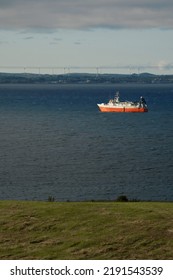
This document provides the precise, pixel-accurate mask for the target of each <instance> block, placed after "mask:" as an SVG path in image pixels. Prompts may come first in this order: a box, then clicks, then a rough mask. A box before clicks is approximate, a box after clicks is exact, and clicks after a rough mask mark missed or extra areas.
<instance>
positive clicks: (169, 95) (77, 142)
mask: <svg viewBox="0 0 173 280" xmlns="http://www.w3.org/2000/svg"><path fill="white" fill-rule="evenodd" d="M115 90H119V91H120V94H121V99H127V100H138V99H139V97H140V96H141V95H143V96H144V97H145V99H146V101H147V103H148V106H149V112H148V113H144V114H133V113H101V112H99V111H98V108H97V105H96V104H97V103H99V102H106V101H107V100H108V99H109V98H111V97H113V96H114V92H115ZM122 194H124V195H126V196H127V197H128V198H130V199H140V200H154V201H155V200H161V201H167V200H169V201H173V86H172V85H137V86H135V85H0V199H17V200H47V199H48V197H49V196H52V197H54V198H55V200H58V201H66V200H70V201H83V200H100V199H101V200H102V199H103V200H107V199H108V200H109V199H115V198H116V197H117V196H119V195H122Z"/></svg>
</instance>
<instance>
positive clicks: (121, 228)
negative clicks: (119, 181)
mask: <svg viewBox="0 0 173 280" xmlns="http://www.w3.org/2000/svg"><path fill="white" fill-rule="evenodd" d="M0 259H1V260H3V259H6V260H7V259H23V260H25V259H42V260H43V259H48V260H50V259H57V260H60V259H62V260H63V259H67V260H71V259H73V260H75V259H77V260H82V259H85V260H87V259H95V260H97V259H99V260H102V259H105V260H109V259H112V260H114V259H124V260H125V259H139V260H140V259H156V260H157V259H167V260H168V259H173V203H159V202H124V203H123V202H53V203H51V202H24V201H20V202H19V201H0Z"/></svg>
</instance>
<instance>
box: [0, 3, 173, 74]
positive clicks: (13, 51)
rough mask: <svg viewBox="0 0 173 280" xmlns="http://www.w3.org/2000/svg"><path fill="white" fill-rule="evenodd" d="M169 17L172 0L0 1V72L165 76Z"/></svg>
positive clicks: (172, 28) (172, 52)
mask: <svg viewBox="0 0 173 280" xmlns="http://www.w3.org/2000/svg"><path fill="white" fill-rule="evenodd" d="M172 15H173V1H172V0H164V1H163V0H0V71H2V70H4V69H6V70H7V71H9V70H11V69H13V70H14V71H16V72H17V71H20V72H21V68H23V69H25V71H29V70H31V68H32V69H35V70H33V71H54V72H55V71H57V72H58V71H60V72H62V71H73V72H78V71H83V72H86V71H87V72H88V71H90V72H91V71H99V72H102V73H104V72H110V71H111V72H112V71H113V72H115V73H117V72H118V73H120V72H128V73H130V72H136V71H138V72H139V71H140V72H144V71H150V72H153V73H156V72H157V73H165V74H170V73H173V57H172V56H173V16H172ZM55 67H56V68H57V69H53V70H50V69H52V68H55ZM46 68H47V70H46ZM38 69H39V70H38ZM96 69H97V70H96Z"/></svg>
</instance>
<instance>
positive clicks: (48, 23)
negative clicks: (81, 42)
mask: <svg viewBox="0 0 173 280" xmlns="http://www.w3.org/2000/svg"><path fill="white" fill-rule="evenodd" d="M172 14H173V1H172V0H165V1H163V0H152V1H151V0H141V1H139V0H37V1H35V0H29V1H28V0H0V27H1V29H35V30H41V29H45V30H50V29H59V28H66V29H88V28H101V27H104V28H131V29H140V28H163V29H164V28H168V29H172V28H173V17H172Z"/></svg>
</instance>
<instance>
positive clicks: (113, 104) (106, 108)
mask: <svg viewBox="0 0 173 280" xmlns="http://www.w3.org/2000/svg"><path fill="white" fill-rule="evenodd" d="M97 106H98V107H99V110H100V111H101V112H117V113H119V112H120V113H121V112H125V113H145V112H148V106H147V104H146V101H145V99H144V97H143V96H141V97H140V100H139V101H135V102H133V101H120V94H119V92H116V94H115V97H114V98H113V99H110V100H109V102H108V103H101V104H97Z"/></svg>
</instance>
